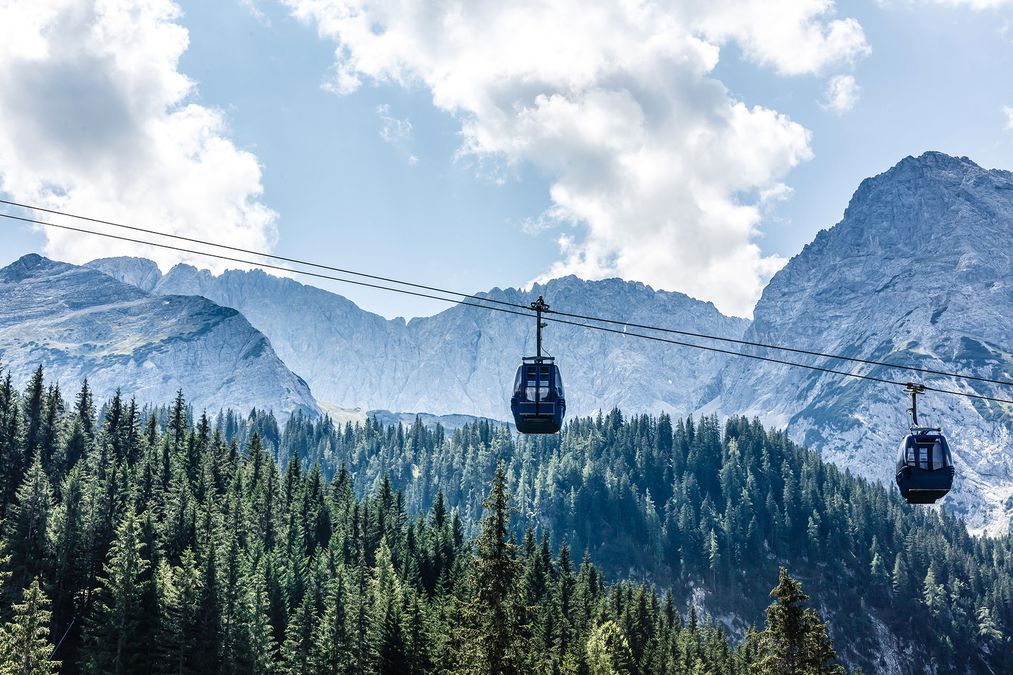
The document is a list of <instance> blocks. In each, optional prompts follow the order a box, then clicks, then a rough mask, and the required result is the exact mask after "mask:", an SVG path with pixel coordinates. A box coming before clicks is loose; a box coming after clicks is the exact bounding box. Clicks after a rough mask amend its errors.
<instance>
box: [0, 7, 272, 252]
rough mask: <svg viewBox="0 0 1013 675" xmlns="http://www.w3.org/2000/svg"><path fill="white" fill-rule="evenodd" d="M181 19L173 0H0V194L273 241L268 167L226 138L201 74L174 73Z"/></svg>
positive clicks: (67, 244)
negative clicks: (199, 88) (265, 179)
mask: <svg viewBox="0 0 1013 675" xmlns="http://www.w3.org/2000/svg"><path fill="white" fill-rule="evenodd" d="M179 15H180V11H179V9H178V7H177V6H176V5H175V4H173V3H172V2H170V1H169V0H139V1H137V0H135V1H128V0H104V1H103V0H95V1H85V0H81V1H75V0H44V1H43V0H35V1H33V2H7V3H0V190H2V191H4V192H6V193H8V194H10V195H11V196H13V197H14V198H15V199H16V200H19V201H25V202H30V203H35V204H39V205H42V206H46V207H49V208H55V209H60V210H66V211H69V212H76V213H81V214H84V215H93V216H97V217H100V218H105V219H108V220H113V221H125V222H128V223H129V224H133V225H141V226H148V227H152V228H154V229H159V230H163V231H170V232H173V233H177V234H184V235H189V236H196V237H201V238H210V239H212V240H216V241H225V242H229V243H230V244H232V245H236V246H242V247H246V248H252V249H257V250H265V249H269V248H270V247H272V246H273V244H274V241H275V238H276V228H275V220H276V215H275V213H274V212H273V211H271V210H270V209H268V208H267V207H266V206H264V205H263V204H262V203H261V202H260V201H259V199H260V196H261V192H262V187H261V171H260V166H259V164H258V163H257V159H256V157H254V156H253V155H252V154H250V153H249V152H245V151H242V150H240V149H238V148H237V147H236V146H235V145H234V144H233V143H232V141H231V140H229V138H228V129H227V126H226V121H225V118H224V116H223V114H222V113H221V112H220V111H218V110H215V109H211V108H208V107H205V106H201V105H199V104H197V103H194V102H193V100H192V94H193V90H194V83H193V82H192V81H191V80H189V79H188V78H187V77H186V76H185V75H183V74H182V73H180V72H179V69H178V64H179V58H180V56H181V55H182V53H183V52H184V51H185V50H186V48H187V44H188V35H187V31H186V30H185V29H184V28H183V27H182V26H180V25H179V24H178V23H177V22H176V20H177V19H178V18H179ZM47 218H49V219H53V220H56V218H54V217H52V216H47ZM89 227H90V228H94V229H102V228H100V227H98V226H96V225H94V224H90V225H89ZM112 231H114V232H115V230H112ZM45 233H46V236H47V243H46V253H47V254H48V255H50V256H53V257H55V258H58V259H62V260H68V261H72V262H83V261H86V260H90V259H92V258H97V257H101V256H108V255H144V256H147V257H151V258H153V259H155V260H156V261H157V262H159V264H161V265H162V266H163V267H164V266H167V265H170V264H172V263H174V262H177V261H179V260H181V259H189V256H188V255H186V254H176V253H174V252H168V251H164V250H159V249H154V248H151V247H143V246H140V245H136V244H128V243H122V242H114V241H111V240H108V239H103V238H98V237H91V236H87V235H81V234H74V233H70V232H63V231H58V230H52V229H47V230H46V231H45ZM119 233H120V234H122V232H119ZM192 262H195V263H199V264H200V265H201V266H202V267H211V268H220V267H221V266H222V265H215V264H213V263H211V262H209V261H208V259H206V258H202V257H198V256H194V257H193V259H192ZM232 266H233V267H234V266H235V265H232Z"/></svg>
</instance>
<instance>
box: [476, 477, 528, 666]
mask: <svg viewBox="0 0 1013 675" xmlns="http://www.w3.org/2000/svg"><path fill="white" fill-rule="evenodd" d="M483 506H484V507H485V515H484V516H483V518H482V531H481V534H480V535H479V537H478V540H477V541H476V542H475V549H476V551H475V560H474V562H473V564H472V575H473V577H474V585H475V593H474V596H473V598H472V601H471V602H472V604H471V606H470V613H471V616H472V621H473V622H474V633H473V641H472V643H471V647H472V648H473V649H475V650H476V654H475V655H474V658H475V659H476V667H479V664H481V668H482V669H483V670H484V671H485V672H488V673H490V674H491V675H500V674H501V673H515V672H518V668H519V664H520V662H521V658H522V654H523V653H524V648H523V646H522V645H521V644H520V634H519V633H520V631H519V619H520V601H521V599H520V598H519V597H518V596H519V593H518V584H517V583H516V582H517V578H518V575H519V572H520V564H519V562H518V560H517V551H516V549H517V545H516V544H515V543H514V542H513V541H512V538H511V536H510V493H509V492H508V491H507V475H506V467H505V465H504V464H503V462H502V460H501V461H500V462H499V464H498V466H497V467H496V475H495V476H494V477H493V482H492V488H491V489H490V490H489V495H488V497H486V499H485V501H484V502H483Z"/></svg>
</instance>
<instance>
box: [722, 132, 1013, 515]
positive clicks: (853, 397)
mask: <svg viewBox="0 0 1013 675" xmlns="http://www.w3.org/2000/svg"><path fill="white" fill-rule="evenodd" d="M1011 284H1013V173H1009V172H1006V171H987V170H985V169H982V168H981V167H979V166H978V165H976V164H974V163H973V162H972V161H970V160H969V159H967V158H959V159H958V158H953V157H949V156H947V155H943V154H941V153H935V152H930V153H926V154H924V155H922V156H921V157H918V158H913V157H908V158H906V159H904V160H903V161H901V162H900V163H899V164H897V165H896V166H894V167H893V168H892V169H890V170H889V171H887V172H885V173H883V174H881V175H879V176H876V177H874V178H870V179H867V180H865V181H863V183H862V184H861V186H860V187H859V188H858V190H857V191H856V192H855V195H854V197H853V198H852V200H851V203H850V204H849V206H848V209H847V211H845V214H844V218H843V220H841V222H840V223H838V224H837V225H835V226H834V227H832V228H830V229H829V230H826V231H822V232H820V233H819V235H818V236H817V237H816V239H815V240H814V241H813V242H812V243H811V244H809V245H808V246H806V247H805V249H804V250H803V251H802V252H801V253H800V254H798V255H797V256H795V257H794V258H792V260H791V261H790V262H789V263H788V264H787V265H786V266H785V267H784V269H782V270H781V271H780V272H778V273H777V274H776V275H775V276H774V278H773V279H772V280H771V282H770V284H769V285H768V286H767V288H766V289H765V290H764V292H763V296H762V298H761V299H760V301H759V303H758V304H757V306H756V310H755V313H754V320H753V323H752V324H751V325H750V326H749V328H748V330H747V331H746V339H748V340H756V341H760V342H769V343H780V344H789V345H792V346H798V347H802V348H806V349H814V350H819V351H824V352H831V353H838V354H844V355H847V356H853V357H861V358H869V359H875V360H880V361H886V362H890V363H899V364H904V365H916V366H918V367H923V368H931V369H937V370H943V371H953V370H957V371H959V372H961V373H968V374H972V375H978V376H983V377H988V378H994V379H1004V380H1011V379H1013V355H1011V354H1010V353H1009V352H1008V351H1007V349H1008V348H1009V346H1010V345H1011V344H1013V337H1011V336H1013V286H1011ZM790 356H792V359H795V360H806V359H804V358H799V357H798V356H795V355H790ZM807 362H810V363H817V364H819V365H821V366H828V367H835V368H838V369H845V370H847V369H854V370H855V371H856V372H861V373H867V374H871V375H874V376H877V377H884V378H887V379H893V380H900V381H908V380H915V381H923V382H926V383H930V384H932V385H933V386H938V387H940V388H945V389H956V390H961V391H966V392H975V393H980V394H986V395H990V396H998V397H1002V398H1013V388H1011V387H1003V386H996V385H986V384H983V383H968V382H966V381H955V380H953V379H951V378H946V377H935V376H927V377H925V378H919V377H917V376H916V374H915V373H910V372H904V371H900V370H896V369H889V368H881V367H868V366H861V367H854V364H848V363H842V362H840V361H831V360H826V359H808V360H807ZM908 405H909V402H908V400H907V399H906V398H905V396H904V393H903V390H902V389H900V388H899V387H894V386H889V385H882V384H877V383H872V382H866V381H859V380H851V379H843V378H841V377H838V376H834V375H829V374H822V373H816V372H811V371H805V370H802V369H796V368H786V367H784V366H778V365H775V364H769V363H758V362H745V363H743V362H741V360H736V362H734V363H732V362H729V364H728V367H727V369H726V371H725V373H723V388H722V393H721V396H720V397H719V399H717V400H716V401H715V402H713V403H712V405H711V406H709V408H708V409H716V410H719V411H721V412H722V413H732V412H736V413H746V414H756V415H759V416H760V417H761V418H763V419H764V420H765V421H767V422H771V423H777V424H778V425H782V426H783V425H787V427H788V430H789V432H790V434H791V435H792V437H793V438H794V439H796V440H798V441H801V442H803V443H806V444H807V445H809V446H810V447H814V448H817V449H820V450H821V451H822V453H823V455H824V457H826V458H828V459H830V460H832V461H834V462H835V463H837V464H838V465H840V466H843V467H847V468H850V469H852V470H853V471H855V472H857V473H858V474H861V475H863V476H867V477H870V478H873V479H876V480H889V478H890V477H891V476H892V463H893V461H894V452H895V449H896V447H897V444H898V441H899V440H900V438H901V437H902V436H903V434H905V433H906V430H907V427H908V425H909V417H908V414H907V412H906V408H907V407H908ZM919 411H920V422H921V423H922V424H930V425H933V426H941V427H943V429H944V431H948V432H949V433H950V435H949V439H950V443H951V446H952V447H953V449H954V452H955V461H956V463H957V469H958V472H959V478H958V480H957V483H956V488H955V490H954V492H953V493H952V495H951V497H950V498H948V499H947V503H948V505H949V506H950V507H951V508H953V509H955V510H956V511H958V512H961V513H963V514H964V515H965V516H966V517H967V518H968V520H969V521H970V522H971V523H972V524H974V525H976V526H979V527H980V526H992V527H993V528H995V529H1004V528H1005V527H1006V526H1008V524H1009V522H1010V517H1011V516H1013V435H1011V431H1013V416H1011V408H1010V407H1009V406H1004V405H1002V404H997V403H987V402H983V401H975V400H972V399H968V398H960V397H954V396H946V395H943V394H936V393H929V394H928V395H926V396H924V397H922V398H921V399H920V400H919Z"/></svg>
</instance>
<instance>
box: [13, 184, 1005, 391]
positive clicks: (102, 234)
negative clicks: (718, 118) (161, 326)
mask: <svg viewBox="0 0 1013 675" xmlns="http://www.w3.org/2000/svg"><path fill="white" fill-rule="evenodd" d="M3 201H4V200H0V202H3ZM28 208H31V207H28ZM0 218H7V219H9V220H15V221H22V222H26V223H32V224H37V225H43V226H45V227H53V228H58V229H61V230H67V231H71V232H78V233H81V234H89V235H93V236H99V237H106V238H109V239H116V240H119V241H125V242H129V243H134V244H141V245H144V246H155V247H158V248H162V249H168V250H172V251H178V252H182V253H191V254H194V255H201V256H205V257H209V258H215V259H218V260H225V261H228V262H235V263H240V264H243V265H250V266H253V267H263V268H267V269H273V270H279V271H282V272H287V273H294V274H302V275H305V276H309V277H314V278H319V279H327V280H330V281H337V282H340V283H346V284H353V285H356V286H363V287H366V288H374V289H378V290H385V291H390V292H393V293H401V294H403V295H411V296H415V297H420V298H427V299H430V300H439V301H441V302H447V303H451V304H461V305H466V306H469V307H477V308H479V309H486V310H490V311H495V312H502V313H504V314H512V315H516V316H522V317H525V318H529V319H530V318H532V317H533V316H534V314H533V313H532V312H533V309H532V308H531V307H529V306H526V305H514V304H513V303H500V304H510V305H512V306H514V307H520V308H521V309H516V310H515V309H508V308H506V307H502V306H495V305H489V304H481V303H482V302H486V301H487V299H486V298H483V297H481V296H473V295H466V294H460V293H452V292H450V291H442V290H440V289H436V290H438V291H439V292H443V293H445V294H447V295H458V296H463V297H466V298H471V299H473V300H477V301H479V302H472V301H469V300H457V299H455V298H447V297H443V296H439V295H433V294H431V293H423V292H420V291H413V290H409V289H406V288H394V287H391V286H385V285H383V284H378V283H370V282H365V281H358V280H355V279H347V278H344V277H337V276H333V275H329V274H323V273H320V272H310V271H308V270H300V269H293V268H289V267H282V266H281V265H273V264H270V263H263V262H258V261H255V260H247V259H243V258H236V257H233V256H227V255H223V254H221V253H212V252H209V251H201V250H197V249H191V248H185V247H182V246H173V245H171V244H164V243H158V242H153V241H146V240H143V239H135V238H132V237H125V236H121V235H117V234H112V233H110V232H99V231H96V230H89V229H86V228H81V227H74V226H71V225H61V224H58V223H51V222H47V221H41V220H35V219H32V218H26V217H22V216H15V215H12V214H6V213H0ZM150 233H151V234H156V235H158V234H161V233H159V232H155V231H150ZM166 236H171V235H166ZM201 243H205V244H207V245H209V246H216V244H211V243H208V242H201ZM254 255H261V254H259V253H257V254H254ZM265 257H270V256H265ZM393 283H403V282H397V281H395V282H393ZM413 285H414V284H413ZM414 286H416V287H420V285H414ZM423 288H427V287H423ZM522 310H523V311H522ZM546 313H551V314H560V315H562V313H561V312H556V311H555V310H546ZM542 319H543V320H544V321H551V322H553V323H558V324H563V325H569V326H575V327H577V328H586V329H589V330H597V331H601V332H605V333H614V334H616V335H623V336H626V337H634V338H639V339H644V340H650V341H653V342H660V343H665V344H671V345H677V346H681V347H689V348H692V349H701V350H704V351H708V352H714V353H718V354H727V355H729V356H740V357H743V358H747V359H754V360H757V361H765V362H768V363H777V364H781V365H785V366H791V367H796V368H806V369H808V370H812V371H816V372H822V373H829V374H833V375H840V376H843V377H852V378H857V379H862V380H869V381H872V382H879V383H882V384H890V385H896V386H899V387H905V388H906V387H907V386H908V385H909V384H910V383H909V382H902V381H900V380H892V379H887V378H883V377H877V376H873V375H868V374H862V373H854V372H850V371H846V370H836V369H833V368H825V367H822V366H815V365H810V364H806V363H799V362H796V361H785V360H782V359H777V358H774V357H770V356H761V355H759V354H747V353H745V352H737V351H733V350H731V349H722V348H720V347H711V346H707V345H701V344H695V343H692V342H684V341H681V340H673V339H670V338H664V337H660V336H657V335H647V334H645V333H633V332H630V331H627V330H620V329H618V328H608V327H606V326H598V325H593V324H589V323H580V322H577V321H571V320H569V319H562V318H555V317H552V316H543V317H542ZM616 323H620V324H622V325H624V326H628V325H632V324H627V323H625V322H616ZM659 330H663V329H659ZM871 365H876V366H879V367H888V368H895V369H902V370H911V368H909V367H906V366H900V365H893V364H880V363H873V364H871ZM939 374H943V375H946V376H948V377H954V378H962V377H963V376H961V375H957V374H954V373H939ZM969 379H970V378H969ZM995 383H997V384H1002V382H1001V381H996V382H995ZM1011 384H1013V383H1011ZM924 386H925V390H926V391H934V392H938V393H941V394H950V395H953V396H964V397H967V398H973V399H979V400H983V401H992V402H995V403H1007V404H1011V405H1013V400H1011V399H1004V398H998V397H994V396H986V395H984V394H975V393H969V392H964V391H957V390H953V389H941V388H937V387H933V386H929V385H924Z"/></svg>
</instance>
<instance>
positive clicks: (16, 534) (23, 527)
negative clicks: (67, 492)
mask: <svg viewBox="0 0 1013 675" xmlns="http://www.w3.org/2000/svg"><path fill="white" fill-rule="evenodd" d="M52 509H53V491H52V488H51V487H50V485H49V478H48V477H47V476H46V472H45V471H44V470H43V468H42V464H41V462H39V460H38V458H36V460H35V461H34V462H33V463H32V466H31V468H30V469H29V470H28V473H26V474H25V478H24V482H23V483H22V485H21V487H19V488H18V491H17V502H16V503H15V504H14V506H13V507H12V508H11V514H10V522H9V523H8V524H7V533H6V538H5V539H6V549H7V551H9V552H10V554H11V570H12V571H13V573H14V578H13V583H14V585H15V586H17V587H22V588H23V587H24V586H27V585H28V582H29V580H31V579H33V578H35V577H36V576H39V575H42V574H45V573H47V572H48V569H47V567H48V565H49V542H48V540H47V534H48V530H49V519H50V515H51V512H52Z"/></svg>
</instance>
